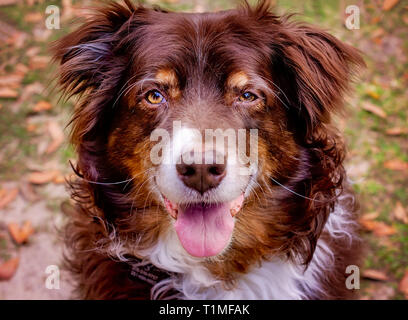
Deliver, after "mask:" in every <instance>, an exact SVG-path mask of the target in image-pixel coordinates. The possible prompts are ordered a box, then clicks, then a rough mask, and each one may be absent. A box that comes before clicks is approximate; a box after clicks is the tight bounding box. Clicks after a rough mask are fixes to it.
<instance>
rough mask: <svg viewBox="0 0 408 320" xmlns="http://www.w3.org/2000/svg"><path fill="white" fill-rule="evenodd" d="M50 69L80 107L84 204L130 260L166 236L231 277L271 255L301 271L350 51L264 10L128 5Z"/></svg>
mask: <svg viewBox="0 0 408 320" xmlns="http://www.w3.org/2000/svg"><path fill="white" fill-rule="evenodd" d="M56 57H57V59H59V60H60V63H61V74H60V82H61V84H62V87H63V88H64V89H65V90H66V92H67V93H68V94H72V95H73V94H79V95H81V100H80V103H79V104H78V106H77V107H76V110H75V116H74V118H73V133H72V141H73V143H74V145H76V148H77V151H78V154H79V159H78V164H77V170H78V171H79V173H80V174H81V175H82V176H83V180H81V186H82V191H83V190H86V192H87V193H88V194H90V195H91V198H92V203H93V207H94V208H96V209H95V210H94V209H93V211H97V212H96V213H95V212H94V214H95V215H98V216H100V217H102V218H103V220H104V221H107V222H109V223H110V224H111V225H113V226H115V227H116V229H117V236H118V237H122V239H128V240H126V241H128V243H127V246H129V247H131V246H132V245H133V246H140V247H148V246H151V245H153V244H154V243H155V242H156V241H158V239H160V237H161V236H162V235H163V234H164V233H166V232H168V231H169V230H175V231H176V233H177V235H178V238H179V241H180V243H181V244H182V246H183V247H184V249H185V250H186V251H187V252H188V253H189V254H190V255H192V256H196V257H209V256H218V257H226V258H227V259H225V261H227V263H230V264H231V266H233V267H234V268H235V270H240V271H243V270H245V269H246V266H247V265H248V264H249V263H250V262H251V261H252V260H256V259H258V258H260V257H264V256H267V255H269V254H271V253H276V252H280V253H284V254H290V253H291V252H295V253H300V254H302V256H303V257H304V258H305V260H306V261H307V260H308V259H309V258H310V255H311V254H312V252H313V249H314V245H315V242H316V238H317V237H318V236H319V235H320V232H321V230H322V227H323V225H324V222H325V220H326V218H327V215H328V213H329V210H330V207H331V206H332V205H333V203H334V198H335V196H336V195H337V194H336V191H335V190H336V189H337V188H339V187H340V186H341V180H342V177H343V168H342V166H341V162H342V159H343V150H342V146H341V143H340V141H339V140H338V138H337V135H336V134H335V132H334V131H333V130H332V129H331V127H330V122H331V116H332V114H333V113H334V112H338V111H341V106H342V94H343V92H344V90H345V89H346V88H347V84H348V82H349V81H350V76H351V74H352V69H353V67H354V66H355V65H358V64H362V60H361V58H360V56H359V55H358V53H357V52H356V51H355V50H354V49H353V48H351V47H350V46H348V45H346V44H344V43H342V42H340V41H339V40H337V39H336V38H335V37H333V36H331V35H329V34H328V33H326V32H323V31H321V30H319V29H316V28H314V27H311V26H307V25H304V24H298V23H294V22H291V21H290V19H289V17H278V16H275V15H273V14H272V13H271V12H270V10H269V8H268V5H267V2H263V1H262V2H261V3H260V4H259V5H258V6H257V7H256V8H251V7H249V6H244V7H242V8H240V9H236V10H230V11H225V12H218V13H204V14H189V13H173V12H165V11H161V10H152V9H146V8H144V7H134V6H133V5H132V4H131V3H129V1H126V5H123V6H122V5H119V4H111V5H109V6H108V7H105V8H103V9H101V10H99V11H97V12H96V13H95V14H94V16H93V17H92V18H90V20H89V22H87V23H86V24H85V25H83V26H82V27H80V28H79V29H78V30H77V31H75V32H73V33H72V34H70V35H68V36H66V37H65V38H63V39H62V40H60V41H59V42H58V43H57V45H56ZM129 234H132V235H136V236H137V237H136V238H135V237H128V235H129ZM129 239H137V241H134V242H133V243H130V240H129ZM214 268H215V267H214ZM226 270H227V269H226Z"/></svg>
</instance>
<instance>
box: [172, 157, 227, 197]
mask: <svg viewBox="0 0 408 320" xmlns="http://www.w3.org/2000/svg"><path fill="white" fill-rule="evenodd" d="M225 160H226V159H225V158H224V162H223V164H217V163H215V162H216V161H215V159H214V161H211V162H214V163H210V164H208V163H204V164H196V163H193V164H186V163H184V162H183V160H181V163H180V164H177V165H176V169H177V173H178V175H179V177H180V179H181V180H182V181H183V182H184V184H185V185H186V186H187V187H189V188H191V189H194V190H197V191H198V192H200V193H201V194H203V193H204V192H206V191H207V190H209V189H211V188H215V187H217V186H218V185H219V184H220V183H221V181H222V179H224V177H225V175H226V173H227V171H226V168H227V165H226V161H225Z"/></svg>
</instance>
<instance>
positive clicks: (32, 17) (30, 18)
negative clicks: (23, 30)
mask: <svg viewBox="0 0 408 320" xmlns="http://www.w3.org/2000/svg"><path fill="white" fill-rule="evenodd" d="M43 19H44V17H43V15H42V14H41V13H40V12H30V13H27V14H26V15H25V16H24V21H25V22H29V23H36V22H40V21H42V20H43Z"/></svg>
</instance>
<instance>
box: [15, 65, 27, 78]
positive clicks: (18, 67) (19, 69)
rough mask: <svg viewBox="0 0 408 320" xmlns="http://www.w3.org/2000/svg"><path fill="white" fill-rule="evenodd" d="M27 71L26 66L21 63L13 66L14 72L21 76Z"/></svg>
mask: <svg viewBox="0 0 408 320" xmlns="http://www.w3.org/2000/svg"><path fill="white" fill-rule="evenodd" d="M27 72H28V67H27V66H26V65H24V64H22V63H18V64H17V65H16V67H15V68H14V73H15V74H18V75H20V76H22V77H24V76H25V75H26V73H27Z"/></svg>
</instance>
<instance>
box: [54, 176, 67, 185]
mask: <svg viewBox="0 0 408 320" xmlns="http://www.w3.org/2000/svg"><path fill="white" fill-rule="evenodd" d="M66 178H67V177H65V176H64V175H62V174H58V175H57V176H56V177H55V178H54V180H52V182H53V183H55V184H64V183H65V181H66V180H65V179H66Z"/></svg>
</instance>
